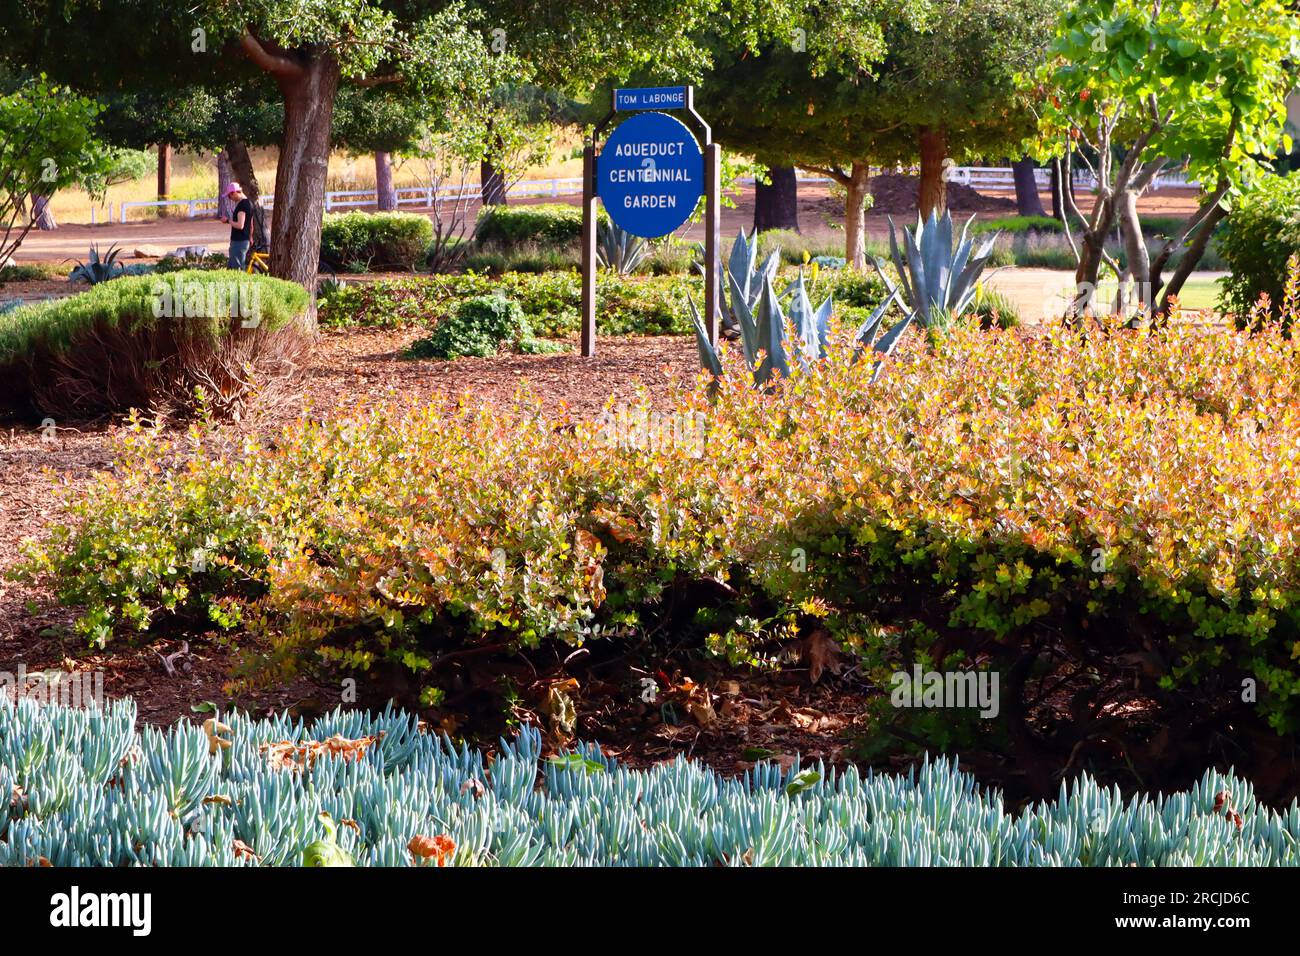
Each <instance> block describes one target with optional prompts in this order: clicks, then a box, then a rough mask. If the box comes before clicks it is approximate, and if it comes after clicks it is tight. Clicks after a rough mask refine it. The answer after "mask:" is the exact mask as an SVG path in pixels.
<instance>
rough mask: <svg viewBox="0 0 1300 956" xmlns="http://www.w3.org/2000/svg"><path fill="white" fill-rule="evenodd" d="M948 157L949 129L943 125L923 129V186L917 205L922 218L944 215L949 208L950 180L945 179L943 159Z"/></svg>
mask: <svg viewBox="0 0 1300 956" xmlns="http://www.w3.org/2000/svg"><path fill="white" fill-rule="evenodd" d="M947 158H948V131H947V130H946V129H944V128H943V127H941V126H926V127H922V129H921V186H920V190H919V194H918V196H917V207H918V208H919V209H920V211H921V218H922V219H929V218H930V213H932V212H933V213H938V214H939V215H940V216H942V215H943V213H944V210H946V209H947V208H948V182H947V180H945V179H944V168H943V161H944V160H945V159H947Z"/></svg>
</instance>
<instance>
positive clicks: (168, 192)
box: [158, 143, 172, 217]
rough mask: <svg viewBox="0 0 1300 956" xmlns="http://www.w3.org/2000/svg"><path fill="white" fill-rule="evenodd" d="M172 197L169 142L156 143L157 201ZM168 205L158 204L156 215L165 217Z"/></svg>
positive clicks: (170, 148)
mask: <svg viewBox="0 0 1300 956" xmlns="http://www.w3.org/2000/svg"><path fill="white" fill-rule="evenodd" d="M171 198H172V147H171V144H170V143H159V144H158V201H159V202H164V201H166V200H168V199H171ZM167 211H168V207H166V206H159V207H158V215H159V216H163V217H166V215H167Z"/></svg>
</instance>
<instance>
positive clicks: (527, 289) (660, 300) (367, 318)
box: [319, 272, 704, 338]
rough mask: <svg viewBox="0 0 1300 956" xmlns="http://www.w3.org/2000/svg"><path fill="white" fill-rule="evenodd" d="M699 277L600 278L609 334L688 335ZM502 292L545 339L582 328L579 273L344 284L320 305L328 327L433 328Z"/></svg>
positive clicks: (604, 328)
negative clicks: (472, 301) (470, 301)
mask: <svg viewBox="0 0 1300 956" xmlns="http://www.w3.org/2000/svg"><path fill="white" fill-rule="evenodd" d="M703 288H704V286H703V283H702V282H701V281H700V280H699V279H698V278H687V277H684V276H663V277H647V278H628V277H622V276H614V275H609V274H607V273H601V274H599V275H598V276H597V278H596V294H597V302H598V304H597V309H598V311H597V322H598V325H599V330H600V332H602V333H603V334H605V335H668V334H672V335H689V334H691V325H690V318H689V309H688V306H687V304H686V295H687V294H688V293H689V294H691V295H693V296H694V297H695V300H696V302H697V303H698V302H699V301H700V296H701V294H702V292H703ZM495 293H500V294H501V295H504V296H507V297H509V298H510V299H513V300H514V301H516V302H517V303H519V306H520V308H521V309H522V310H523V313H524V316H525V317H526V318H527V319H528V322H529V325H530V326H531V328H532V330H533V333H534V334H536V335H540V336H543V337H546V338H558V337H564V336H568V335H573V334H576V333H577V331H578V326H579V322H580V312H581V302H582V280H581V277H580V276H579V275H578V274H577V273H576V272H542V273H525V272H507V273H505V274H504V275H502V276H499V277H493V276H487V275H479V274H475V273H466V274H464V275H435V276H430V277H428V278H418V279H399V280H392V281H385V282H375V283H366V284H361V283H358V284H355V285H350V286H346V287H345V288H343V289H342V290H340V291H339V292H337V293H335V294H333V295H331V296H330V297H329V299H328V300H327V301H326V302H324V303H323V304H322V306H321V308H320V313H319V319H320V323H321V325H322V326H324V327H327V328H347V327H353V326H359V327H363V328H371V327H378V328H393V327H399V326H404V325H426V326H433V325H436V324H437V323H438V322H440V321H442V320H443V319H445V318H446V317H447V316H449V315H451V314H452V312H453V311H454V310H455V308H456V305H457V303H458V302H459V301H461V300H462V299H467V298H473V297H475V296H484V295H492V294H495Z"/></svg>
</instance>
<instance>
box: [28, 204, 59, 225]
mask: <svg viewBox="0 0 1300 956" xmlns="http://www.w3.org/2000/svg"><path fill="white" fill-rule="evenodd" d="M32 222H33V223H35V225H36V228H37V229H43V230H46V231H49V230H52V229H58V228H59V224H58V223H57V222H55V221H54V213H52V212H51V211H50V197H49V196H33V197H32Z"/></svg>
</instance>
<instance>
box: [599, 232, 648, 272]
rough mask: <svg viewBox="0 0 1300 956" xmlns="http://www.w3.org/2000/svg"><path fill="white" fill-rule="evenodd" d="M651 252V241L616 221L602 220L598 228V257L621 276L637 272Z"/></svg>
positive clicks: (603, 263) (601, 262)
mask: <svg viewBox="0 0 1300 956" xmlns="http://www.w3.org/2000/svg"><path fill="white" fill-rule="evenodd" d="M649 253H650V245H649V243H647V242H646V241H645V240H644V239H642V238H641V237H640V236H634V235H632V233H630V232H628V231H627V230H626V229H624V228H622V227H621V226H619V225H617V224H616V223H612V222H602V223H600V225H599V228H598V229H597V230H596V258H597V259H598V260H599V262H600V265H601V266H602V267H603V268H606V269H613V270H614V271H615V272H617V273H618V274H619V275H621V276H625V275H630V274H632V273H633V272H635V271H636V268H637V266H639V265H640V264H641V263H642V262H644V261H645V257H646V256H647V255H649Z"/></svg>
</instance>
